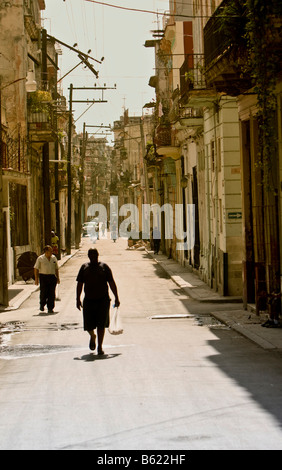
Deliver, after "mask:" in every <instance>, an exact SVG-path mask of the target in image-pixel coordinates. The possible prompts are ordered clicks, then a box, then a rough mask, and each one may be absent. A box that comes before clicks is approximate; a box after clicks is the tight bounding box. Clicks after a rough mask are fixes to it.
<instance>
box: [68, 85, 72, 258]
mask: <svg viewBox="0 0 282 470" xmlns="http://www.w3.org/2000/svg"><path fill="white" fill-rule="evenodd" d="M72 94H73V84H72V83H71V84H70V95H69V130H68V163H67V175H68V219H67V237H66V250H67V255H70V254H71V215H72V214H71V207H72V203H71V202H72V201H71V197H72V196H71V186H72V177H71V157H72Z"/></svg>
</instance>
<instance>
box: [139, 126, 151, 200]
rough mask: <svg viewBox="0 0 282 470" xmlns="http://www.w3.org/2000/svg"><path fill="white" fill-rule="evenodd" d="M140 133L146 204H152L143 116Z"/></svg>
mask: <svg viewBox="0 0 282 470" xmlns="http://www.w3.org/2000/svg"><path fill="white" fill-rule="evenodd" d="M140 135H141V149H142V160H143V165H144V178H145V195H146V201H145V204H150V194H149V183H148V173H147V162H146V160H145V158H144V157H145V153H146V151H145V138H144V127H143V119H142V118H140Z"/></svg>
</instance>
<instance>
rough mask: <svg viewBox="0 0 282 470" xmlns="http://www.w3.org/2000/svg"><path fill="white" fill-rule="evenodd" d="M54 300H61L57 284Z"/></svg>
mask: <svg viewBox="0 0 282 470" xmlns="http://www.w3.org/2000/svg"><path fill="white" fill-rule="evenodd" d="M55 300H61V297H60V288H59V284H57V285H56V294H55Z"/></svg>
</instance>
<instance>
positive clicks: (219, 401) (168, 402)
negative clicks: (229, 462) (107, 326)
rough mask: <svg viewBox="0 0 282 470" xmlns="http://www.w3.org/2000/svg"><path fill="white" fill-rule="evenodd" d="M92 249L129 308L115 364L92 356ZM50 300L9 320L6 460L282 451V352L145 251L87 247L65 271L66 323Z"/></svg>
mask: <svg viewBox="0 0 282 470" xmlns="http://www.w3.org/2000/svg"><path fill="white" fill-rule="evenodd" d="M90 246H95V247H96V248H97V249H98V251H99V253H100V260H101V261H104V262H106V263H108V264H109V266H110V267H111V269H112V271H113V274H114V277H115V280H116V283H117V286H118V289H119V296H120V300H121V306H120V309H119V313H120V315H121V319H122V323H123V328H124V333H123V334H122V335H117V336H113V335H110V334H109V332H108V331H106V334H105V340H104V350H105V355H104V356H98V355H97V354H96V351H95V352H94V353H93V352H91V351H90V350H89V349H88V343H89V337H88V334H87V333H86V332H84V331H83V327H82V314H81V312H80V311H79V310H77V309H76V303H75V298H76V281H75V279H76V275H77V273H78V270H79V268H80V266H81V264H82V263H84V262H85V261H87V251H88V248H89V247H90ZM38 299H39V293H38V291H36V292H34V293H33V294H32V295H31V296H30V297H29V298H28V299H27V300H26V301H25V302H24V303H23V304H22V305H21V307H20V308H18V309H16V310H10V311H6V312H2V313H1V317H0V318H1V328H2V334H1V333H0V337H1V343H0V388H1V401H0V448H1V449H66V450H67V449H69V450H71V449H82V450H84V449H85V450H86V449H96V450H101V449H103V450H107V449H109V450H118V449H125V450H127V449H128V450H129V449H151V450H152V449H164V450H177V449H183V450H184V449H187V450H190V449H191V450H197V449H201V450H202V449H281V448H282V444H281V443H282V431H281V421H282V412H281V410H282V406H281V405H282V394H281V383H282V381H281V378H282V366H281V353H280V352H279V351H277V352H276V351H274V352H269V351H265V350H263V349H262V348H261V347H259V346H257V345H256V344H255V343H253V342H251V341H249V340H248V339H246V338H244V337H243V336H242V335H240V334H238V333H237V332H236V331H234V330H233V329H231V328H229V327H227V326H226V325H224V324H222V323H221V322H216V321H214V320H213V319H212V317H211V316H210V315H209V314H210V311H211V307H213V308H214V305H210V304H200V303H198V302H197V301H195V300H194V299H192V298H189V297H188V296H187V293H186V292H184V291H183V290H182V289H181V288H180V287H179V286H177V284H176V283H175V282H173V281H172V279H171V278H170V276H169V275H168V274H167V273H166V272H165V271H164V270H163V268H162V267H161V266H160V265H159V264H158V263H157V262H156V261H155V260H154V259H152V257H151V256H150V254H148V253H147V252H146V251H145V250H144V249H140V250H129V249H127V241H126V240H121V239H119V240H118V241H117V242H116V243H114V242H113V241H111V240H98V241H97V242H96V243H95V244H93V243H92V242H91V240H89V239H88V238H85V239H83V240H82V246H81V249H80V250H79V251H78V252H77V253H76V254H75V255H74V256H72V257H71V258H70V259H69V260H68V262H67V263H65V264H64V265H63V266H62V267H61V285H60V299H61V300H59V301H57V302H56V306H55V313H54V314H53V315H50V314H47V313H42V312H39V309H38V306H39V305H38ZM225 307H226V306H225V305H222V307H221V308H225ZM230 308H231V309H232V308H236V305H233V306H232V305H231V306H230ZM201 319H202V321H200V320H201ZM3 328H6V329H5V331H4V332H3Z"/></svg>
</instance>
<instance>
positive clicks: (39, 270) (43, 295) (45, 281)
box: [34, 245, 60, 313]
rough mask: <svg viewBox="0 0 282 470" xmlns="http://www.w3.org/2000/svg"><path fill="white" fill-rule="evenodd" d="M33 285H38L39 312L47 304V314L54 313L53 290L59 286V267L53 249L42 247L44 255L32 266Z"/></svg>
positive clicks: (42, 310)
mask: <svg viewBox="0 0 282 470" xmlns="http://www.w3.org/2000/svg"><path fill="white" fill-rule="evenodd" d="M34 277H35V285H36V286H38V284H39V283H40V311H41V312H44V307H45V305H46V304H47V308H48V313H54V312H53V309H54V306H55V290H56V285H57V283H58V284H60V278H59V266H58V261H57V258H56V256H54V255H53V249H52V247H51V246H50V245H46V246H45V247H44V253H43V255H41V256H38V258H37V260H36V262H35V265H34Z"/></svg>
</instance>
